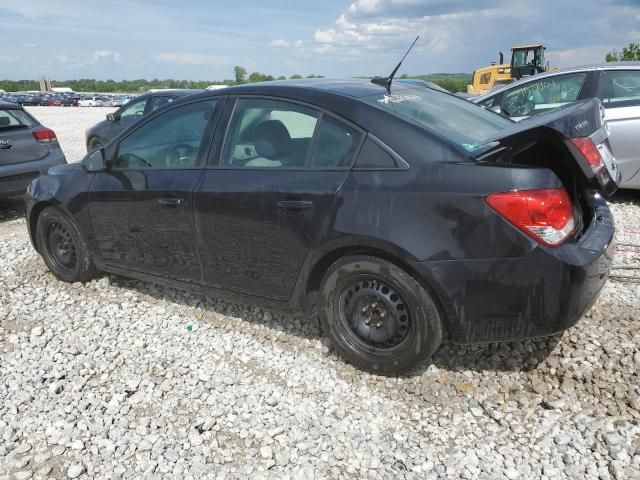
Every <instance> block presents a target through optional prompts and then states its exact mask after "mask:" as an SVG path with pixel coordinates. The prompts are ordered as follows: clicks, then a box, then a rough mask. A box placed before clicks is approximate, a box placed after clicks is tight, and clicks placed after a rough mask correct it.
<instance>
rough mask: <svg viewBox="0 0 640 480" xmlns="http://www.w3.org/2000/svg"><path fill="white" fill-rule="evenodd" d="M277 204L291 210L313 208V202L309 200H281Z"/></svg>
mask: <svg viewBox="0 0 640 480" xmlns="http://www.w3.org/2000/svg"><path fill="white" fill-rule="evenodd" d="M277 205H278V208H283V209H285V210H290V211H300V210H308V209H310V208H313V202H310V201H308V200H280V201H279V202H278V203H277Z"/></svg>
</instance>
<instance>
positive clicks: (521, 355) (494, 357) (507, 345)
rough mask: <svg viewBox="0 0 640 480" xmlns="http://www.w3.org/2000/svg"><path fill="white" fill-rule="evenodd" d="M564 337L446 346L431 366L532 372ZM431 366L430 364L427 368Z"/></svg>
mask: <svg viewBox="0 0 640 480" xmlns="http://www.w3.org/2000/svg"><path fill="white" fill-rule="evenodd" d="M561 338H562V334H558V335H554V336H550V337H541V338H533V339H527V340H521V341H511V342H499V343H487V344H477V345H475V344H474V345H462V344H459V343H454V342H451V341H446V342H445V343H443V345H442V347H441V348H440V350H438V352H437V353H436V354H435V355H434V356H433V358H432V360H431V363H432V364H434V365H435V366H437V367H438V368H442V369H445V370H449V371H457V372H459V371H465V370H472V371H478V372H482V371H487V370H490V371H496V372H528V371H531V370H535V369H536V368H537V366H538V365H539V364H541V363H543V362H544V361H545V360H546V359H547V357H549V356H550V355H551V354H552V353H553V351H554V350H555V348H556V347H557V345H558V343H559V342H560V339H561ZM427 367H428V365H427Z"/></svg>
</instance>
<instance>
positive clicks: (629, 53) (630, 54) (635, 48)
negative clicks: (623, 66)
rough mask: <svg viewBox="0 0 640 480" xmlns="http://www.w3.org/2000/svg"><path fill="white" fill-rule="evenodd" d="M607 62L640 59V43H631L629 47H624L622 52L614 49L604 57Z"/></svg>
mask: <svg viewBox="0 0 640 480" xmlns="http://www.w3.org/2000/svg"><path fill="white" fill-rule="evenodd" d="M604 59H605V61H607V62H632V61H636V60H638V61H640V44H638V43H630V44H629V46H628V47H623V48H622V53H620V52H618V51H617V50H613V51H611V52H609V53H607V55H606V56H605V57H604Z"/></svg>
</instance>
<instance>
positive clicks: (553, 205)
mask: <svg viewBox="0 0 640 480" xmlns="http://www.w3.org/2000/svg"><path fill="white" fill-rule="evenodd" d="M487 203H488V204H489V206H490V207H491V208H493V209H494V210H495V211H496V212H497V213H499V214H500V215H501V216H502V217H504V218H505V219H506V220H507V221H508V222H509V223H511V224H513V225H515V226H516V227H518V228H519V229H520V230H522V231H523V232H524V233H526V234H527V235H528V236H530V237H531V238H533V239H534V240H536V241H537V242H540V243H542V244H544V245H547V246H549V247H557V246H558V245H560V244H561V243H562V242H564V241H565V240H566V238H567V237H568V236H569V235H570V234H571V232H573V229H574V226H575V223H574V221H573V205H572V204H571V199H570V198H569V195H568V194H567V191H566V190H565V189H564V188H545V189H540V190H520V191H516V192H500V193H492V194H491V195H489V196H488V197H487Z"/></svg>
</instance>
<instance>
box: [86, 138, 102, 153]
mask: <svg viewBox="0 0 640 480" xmlns="http://www.w3.org/2000/svg"><path fill="white" fill-rule="evenodd" d="M101 147H102V142H101V141H100V139H99V138H98V137H91V139H89V148H88V150H87V151H88V152H93V151H94V150H97V149H98V148H101Z"/></svg>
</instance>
